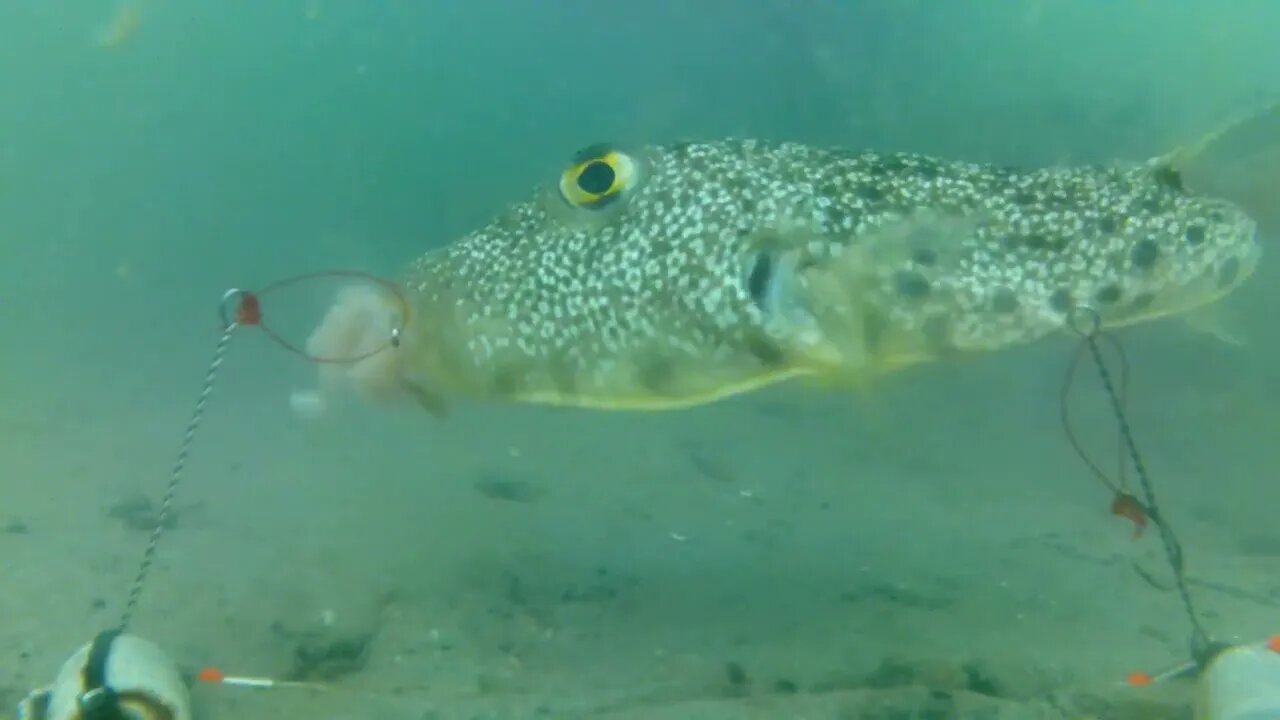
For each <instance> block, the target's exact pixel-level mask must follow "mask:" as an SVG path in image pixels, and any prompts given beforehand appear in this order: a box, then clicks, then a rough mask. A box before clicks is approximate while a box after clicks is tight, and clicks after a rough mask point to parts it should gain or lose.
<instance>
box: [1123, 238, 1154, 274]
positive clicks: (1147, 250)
mask: <svg viewBox="0 0 1280 720" xmlns="http://www.w3.org/2000/svg"><path fill="white" fill-rule="evenodd" d="M1159 258H1160V246H1158V245H1156V243H1155V241H1153V240H1151V239H1150V238H1143V239H1141V240H1139V241H1138V242H1137V243H1135V244H1134V246H1133V248H1132V249H1131V250H1130V251H1129V261H1130V262H1132V263H1133V266H1134V267H1135V268H1137V269H1139V270H1150V269H1151V268H1153V267H1155V264H1156V260H1158V259H1159Z"/></svg>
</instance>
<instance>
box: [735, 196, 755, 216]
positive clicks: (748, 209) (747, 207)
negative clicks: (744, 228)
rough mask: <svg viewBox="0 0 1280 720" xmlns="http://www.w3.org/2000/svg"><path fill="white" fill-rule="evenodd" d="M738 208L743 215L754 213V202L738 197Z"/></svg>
mask: <svg viewBox="0 0 1280 720" xmlns="http://www.w3.org/2000/svg"><path fill="white" fill-rule="evenodd" d="M738 207H740V208H742V212H744V213H748V214H750V213H754V212H755V211H756V201H755V200H752V199H751V198H748V197H739V198H738Z"/></svg>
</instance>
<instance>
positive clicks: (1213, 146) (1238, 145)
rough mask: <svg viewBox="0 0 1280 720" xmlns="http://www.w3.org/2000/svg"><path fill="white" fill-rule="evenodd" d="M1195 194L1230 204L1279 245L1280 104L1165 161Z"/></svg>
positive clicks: (1256, 113)
mask: <svg viewBox="0 0 1280 720" xmlns="http://www.w3.org/2000/svg"><path fill="white" fill-rule="evenodd" d="M1164 159H1165V160H1166V161H1167V162H1168V163H1169V166H1170V167H1171V168H1172V169H1173V170H1176V171H1177V172H1178V173H1180V174H1181V176H1182V180H1183V182H1184V183H1185V185H1186V189H1187V190H1188V191H1190V192H1193V193H1196V194H1200V195H1209V196H1212V197H1218V198H1222V199H1223V200H1229V201H1231V202H1233V203H1235V204H1236V205H1239V206H1240V207H1241V208H1243V209H1244V211H1245V212H1246V213H1248V214H1249V216H1250V217H1252V218H1253V219H1254V220H1256V221H1257V223H1258V227H1259V233H1260V235H1262V236H1263V237H1272V238H1276V239H1277V240H1280V102H1278V103H1276V104H1274V105H1270V106H1268V107H1266V108H1264V109H1262V110H1259V111H1256V112H1253V113H1251V114H1249V115H1246V116H1245V117H1243V118H1242V119H1240V120H1237V121H1235V122H1233V123H1230V124H1228V125H1226V126H1224V127H1223V128H1221V129H1219V130H1217V131H1215V132H1213V133H1210V134H1209V135H1206V136H1205V137H1204V138H1202V139H1201V140H1200V141H1198V142H1196V143H1193V144H1190V145H1187V146H1184V147H1181V148H1178V149H1177V150H1174V151H1173V152H1171V153H1169V154H1168V155H1166V156H1165V158H1164Z"/></svg>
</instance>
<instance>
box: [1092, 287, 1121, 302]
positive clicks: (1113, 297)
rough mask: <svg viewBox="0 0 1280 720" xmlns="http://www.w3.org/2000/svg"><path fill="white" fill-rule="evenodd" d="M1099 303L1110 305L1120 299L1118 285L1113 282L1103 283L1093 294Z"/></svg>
mask: <svg viewBox="0 0 1280 720" xmlns="http://www.w3.org/2000/svg"><path fill="white" fill-rule="evenodd" d="M1093 298H1094V300H1097V301H1098V303H1099V304H1100V305H1111V304H1113V303H1115V302H1117V301H1118V300H1120V286H1119V285H1116V284H1115V283H1111V284H1109V285H1103V286H1102V288H1101V289H1099V290H1098V292H1097V293H1096V294H1095V295H1094V296H1093Z"/></svg>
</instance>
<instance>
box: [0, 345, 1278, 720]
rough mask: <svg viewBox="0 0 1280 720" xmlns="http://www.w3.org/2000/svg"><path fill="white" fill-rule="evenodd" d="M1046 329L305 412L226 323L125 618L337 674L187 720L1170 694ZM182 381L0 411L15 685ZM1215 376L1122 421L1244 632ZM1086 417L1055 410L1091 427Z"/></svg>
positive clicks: (92, 561)
mask: <svg viewBox="0 0 1280 720" xmlns="http://www.w3.org/2000/svg"><path fill="white" fill-rule="evenodd" d="M1183 342H1185V338H1180V339H1178V340H1177V343H1183ZM1162 343H1165V344H1167V345H1169V346H1170V347H1172V346H1173V345H1174V344H1175V343H1174V341H1171V340H1170V341H1164V340H1161V338H1160V337H1156V339H1154V340H1151V341H1150V342H1149V343H1148V344H1149V346H1150V347H1151V348H1152V349H1150V351H1149V354H1150V355H1152V356H1154V355H1158V354H1159V353H1160V352H1161V351H1162V349H1165V344H1162ZM1067 350H1069V348H1068V346H1066V345H1065V344H1061V343H1060V344H1057V345H1046V346H1044V347H1041V348H1038V349H1033V350H1030V351H1027V352H1024V353H1020V354H1017V357H1005V358H992V359H990V360H983V361H979V362H976V363H973V364H970V365H967V366H964V367H960V368H957V367H940V368H933V369H925V370H922V371H919V372H915V373H913V374H911V375H909V376H907V377H905V378H898V379H894V380H892V381H891V382H887V383H885V384H884V385H883V386H881V387H878V388H875V389H873V390H872V391H870V392H866V393H861V394H844V393H841V392H836V391H832V390H819V389H805V388H802V387H799V386H787V387H783V388H777V389H774V390H770V391H767V392H764V393H761V394H758V395H754V396H750V397H744V398H739V399H735V400H731V401H728V402H725V403H722V404H718V405H714V406H710V407H704V408H698V409H693V410H689V411H685V412H679V413H671V414H648V415H627V414H611V413H597V412H583V411H571V410H556V409H546V408H530V407H501V406H466V405H462V406H458V407H456V408H455V409H454V412H453V413H452V415H451V416H450V417H449V418H448V419H446V420H443V421H442V420H437V419H434V418H431V417H429V416H426V415H422V414H419V413H415V412H409V411H400V410H396V411H384V410H378V409H374V408H369V407H363V406H360V405H358V404H344V405H339V406H337V407H334V408H331V411H330V412H329V413H328V414H327V415H326V416H325V417H322V418H320V419H318V420H313V421H310V422H304V421H302V420H300V419H299V418H297V417H295V416H294V415H292V414H290V412H289V409H288V402H287V398H288V393H289V390H290V387H291V386H292V385H293V384H294V382H295V380H297V381H298V382H301V380H300V379H299V378H296V377H293V376H292V375H290V373H291V372H295V371H297V370H298V369H297V368H293V369H287V368H286V369H283V370H282V369H280V368H279V367H276V368H275V369H264V368H263V367H262V363H260V357H261V356H262V355H263V354H265V353H269V352H271V351H270V350H269V349H266V346H264V345H263V344H261V343H243V346H242V347H236V348H234V351H233V357H232V360H231V361H229V362H228V365H227V369H226V372H225V375H224V377H223V379H222V384H221V386H220V387H219V390H218V394H217V395H215V398H214V403H213V405H212V406H211V409H210V412H209V415H208V417H207V418H206V421H205V424H204V426H203V428H202V429H201V432H200V435H199V437H198V439H197V447H196V451H195V454H194V456H193V458H192V463H191V465H190V466H189V468H188V474H187V476H186V478H185V479H184V484H183V486H182V487H181V489H180V492H179V497H178V501H177V504H176V510H177V512H176V515H175V518H174V519H175V522H174V525H173V527H172V528H171V530H170V531H169V532H167V533H166V535H165V536H164V537H163V540H162V545H161V547H160V551H159V555H158V564H157V566H156V569H155V572H154V574H153V575H152V576H151V578H150V580H149V582H148V585H147V587H146V589H145V593H144V595H143V599H142V604H141V607H140V610H139V613H138V616H137V619H136V622H135V625H134V627H133V631H134V632H136V633H138V634H141V635H144V636H146V637H148V638H150V639H152V640H155V641H157V642H159V643H161V644H162V645H163V646H164V647H165V648H166V649H167V650H168V652H169V653H170V654H171V655H172V656H173V658H174V659H175V660H176V661H177V662H178V663H179V665H180V666H181V667H182V668H183V669H184V670H186V671H189V672H192V673H194V672H195V671H196V670H198V669H200V668H202V667H205V666H217V667H219V668H221V669H222V670H223V671H224V672H226V673H228V674H237V675H254V676H269V677H275V678H282V679H284V678H289V679H303V680H307V681H311V682H315V683H319V684H321V685H323V686H324V687H325V688H327V689H326V690H323V691H309V690H296V689H275V690H250V689H239V688H230V687H218V686H209V685H196V686H195V687H194V688H193V701H194V703H195V707H196V712H197V715H198V717H199V718H201V719H202V720H204V719H207V720H217V719H218V718H258V717H261V718H268V717H272V718H281V717H286V718H287V717H308V718H388V719H389V720H397V719H399V718H405V719H410V718H412V719H417V720H421V719H425V718H610V719H615V718H616V719H620V718H628V719H633V718H634V719H639V718H646V719H647V718H655V719H656V718H797V719H798V718H866V719H872V718H885V719H888V718H1055V719H1056V718H1083V717H1098V718H1117V719H1120V720H1123V719H1125V718H1156V717H1168V718H1181V717H1189V716H1190V715H1189V711H1188V710H1187V709H1186V703H1187V697H1188V692H1187V690H1188V689H1187V688H1184V687H1178V686H1174V685H1170V686H1161V687H1158V688H1147V689H1133V688H1127V687H1125V684H1124V678H1125V677H1126V675H1127V674H1128V673H1129V672H1131V671H1133V670H1160V669H1162V668H1163V667H1165V666H1167V665H1172V664H1177V663H1178V662H1179V661H1181V660H1182V659H1183V658H1185V657H1186V644H1187V638H1188V627H1187V622H1186V619H1185V617H1184V616H1183V614H1182V609H1181V607H1180V605H1179V603H1178V600H1177V597H1176V595H1175V594H1173V593H1171V592H1168V591H1166V590H1160V589H1158V588H1157V587H1155V585H1158V584H1161V583H1163V582H1164V581H1166V580H1167V579H1168V574H1169V573H1168V569H1167V566H1166V565H1165V563H1164V560H1163V555H1162V553H1161V549H1160V544H1159V541H1158V538H1157V535H1156V533H1153V532H1150V531H1148V532H1147V533H1145V534H1144V535H1143V537H1141V538H1139V539H1134V538H1133V536H1132V526H1130V525H1128V524H1127V523H1126V522H1125V521H1124V520H1122V519H1119V518H1115V517H1113V516H1111V515H1109V514H1108V512H1107V509H1108V505H1109V503H1110V500H1111V498H1110V496H1109V495H1108V494H1107V493H1106V491H1105V490H1104V489H1103V488H1102V487H1101V485H1099V484H1098V483H1097V482H1096V481H1094V480H1093V479H1092V478H1091V477H1090V476H1089V475H1088V473H1087V471H1086V470H1085V468H1084V467H1083V465H1081V464H1080V463H1079V461H1078V460H1077V459H1076V458H1075V456H1073V455H1072V454H1071V452H1070V450H1069V448H1068V447H1067V445H1066V443H1065V442H1064V440H1063V438H1062V435H1061V433H1060V430H1059V427H1058V424H1057V422H1058V415H1057V413H1058V407H1057V404H1056V403H1057V397H1056V392H1057V387H1058V383H1059V381H1060V372H1061V368H1062V367H1063V365H1064V364H1065V361H1066V352H1067ZM1213 352H1216V351H1213ZM1136 355H1137V356H1138V357H1137V359H1136V360H1135V364H1136V365H1137V366H1138V367H1140V368H1141V367H1142V360H1143V352H1141V351H1139V352H1137V353H1136ZM268 364H269V363H268ZM1228 369H1229V368H1228ZM200 373H201V370H200V368H190V369H189V370H188V369H187V368H175V369H174V374H173V376H172V377H164V378H155V377H151V378H147V379H145V380H142V379H136V380H133V381H131V382H125V383H121V385H120V386H113V387H109V388H108V389H103V384H102V383H100V382H93V381H91V379H81V380H80V381H77V380H76V379H74V378H73V379H66V378H63V379H62V380H61V381H60V382H48V383H41V382H33V383H31V384H30V386H29V387H28V388H27V389H26V390H24V391H23V394H22V395H21V397H20V398H18V399H17V400H16V401H13V402H6V403H5V405H4V406H3V407H0V423H3V443H4V451H3V475H2V476H0V493H2V497H3V504H2V505H0V585H2V586H3V588H4V592H3V593H0V618H3V622H2V623H0V658H3V659H2V660H0V700H2V701H3V704H4V706H5V707H12V706H13V704H14V703H15V702H16V701H17V699H18V698H19V697H21V696H22V695H23V694H25V692H26V691H27V690H29V689H31V688H32V687H36V686H39V685H42V684H44V683H47V682H49V681H50V680H51V679H52V677H53V675H54V674H55V673H56V671H57V668H58V666H59V665H60V663H61V662H62V660H63V659H64V658H65V657H66V656H68V655H69V654H70V653H71V652H72V651H73V650H74V649H75V648H76V647H77V646H78V645H80V644H81V643H83V642H85V641H86V640H87V639H88V638H90V637H91V636H92V635H93V634H94V633H95V632H96V631H98V630H100V629H102V628H105V627H107V626H109V625H111V624H113V623H114V622H115V621H116V619H117V617H118V613H119V611H120V607H121V604H122V602H123V599H124V594H125V592H126V590H127V588H128V583H129V581H130V579H131V577H132V576H133V573H134V572H135V568H136V563H137V561H138V558H139V555H140V553H141V551H142V547H143V544H144V542H145V539H146V537H147V533H148V532H149V525H150V524H151V523H152V522H154V518H155V507H156V501H157V500H158V498H159V496H160V494H161V492H162V490H163V486H164V483H165V481H166V479H167V477H168V472H169V466H170V464H171V462H172V459H173V456H174V454H175V453H176V451H177V443H178V440H179V439H180V438H181V435H182V428H183V425H184V423H185V421H186V418H187V415H188V413H189V412H190V407H189V405H188V404H187V401H188V398H190V397H193V396H194V394H195V390H196V388H195V387H193V386H192V383H194V382H196V381H198V379H199V377H200ZM1224 377H1226V378H1227V379H1224V380H1222V381H1220V382H1217V383H1216V384H1212V387H1208V388H1206V387H1199V388H1185V387H1182V386H1180V385H1179V384H1178V383H1177V382H1176V381H1174V380H1172V379H1170V377H1165V376H1164V375H1161V374H1151V375H1148V376H1147V377H1146V379H1145V381H1144V382H1145V385H1142V386H1140V389H1141V392H1140V393H1139V395H1138V398H1137V399H1135V409H1134V423H1135V427H1136V428H1137V432H1138V434H1139V436H1140V438H1146V439H1147V440H1148V442H1147V443H1146V451H1147V452H1148V453H1149V455H1150V457H1149V464H1150V466H1151V468H1152V472H1153V474H1154V475H1155V476H1156V477H1157V478H1158V479H1159V483H1160V486H1159V487H1160V489H1161V491H1162V493H1161V499H1162V502H1163V503H1164V505H1165V511H1166V514H1167V515H1168V517H1170V518H1171V519H1172V521H1173V522H1174V523H1175V527H1176V528H1177V529H1178V531H1179V534H1180V536H1181V537H1182V540H1183V543H1184V544H1185V545H1186V548H1187V555H1188V569H1189V575H1190V580H1191V582H1192V588H1193V590H1194V592H1195V597H1196V600H1197V601H1198V602H1199V603H1200V605H1201V609H1202V612H1203V613H1204V617H1205V620H1206V623H1207V624H1208V625H1209V626H1210V628H1211V629H1212V630H1213V631H1214V632H1215V633H1216V634H1218V635H1219V636H1220V637H1221V638H1222V639H1227V640H1233V639H1236V640H1250V639H1254V638H1257V637H1261V636H1264V635H1266V634H1268V633H1271V632H1275V631H1276V630H1277V629H1280V619H1278V616H1277V614H1276V612H1275V609H1276V606H1277V604H1280V580H1277V578H1280V534H1276V533H1275V531H1274V526H1273V525H1272V526H1270V527H1268V526H1266V524H1265V519H1266V517H1267V515H1268V514H1269V513H1268V511H1266V510H1265V509H1262V508H1260V507H1259V506H1265V505H1266V503H1268V502H1270V501H1269V500H1266V499H1265V498H1260V497H1259V495H1258V486H1257V482H1258V480H1257V475H1256V469H1257V468H1261V467H1267V465H1266V462H1267V461H1268V458H1267V457H1266V455H1265V453H1266V452H1271V450H1269V449H1268V448H1262V447H1259V445H1260V443H1259V442H1257V440H1258V438H1261V437H1262V436H1263V434H1262V432H1261V431H1259V430H1257V424H1258V422H1257V418H1258V417H1260V415H1258V413H1263V415H1261V417H1265V413H1266V412H1267V411H1266V410H1257V409H1256V407H1255V406H1254V405H1250V404H1249V401H1248V396H1249V394H1250V388H1251V387H1252V386H1251V385H1250V380H1249V379H1248V377H1247V376H1242V375H1239V374H1235V375H1233V374H1231V373H1229V372H1226V373H1225V374H1224ZM50 380H52V378H50ZM1104 410H1105V408H1104V407H1103V406H1102V404H1101V403H1100V402H1099V398H1097V397H1094V398H1093V399H1092V400H1090V401H1088V402H1084V403H1083V404H1082V406H1081V410H1080V413H1081V416H1082V418H1084V422H1085V423H1086V430H1085V434H1086V435H1087V436H1088V437H1089V438H1091V440H1092V441H1094V442H1096V443H1097V444H1099V447H1102V448H1106V447H1110V446H1108V445H1106V443H1107V442H1110V441H1111V440H1112V437H1111V435H1110V434H1109V431H1106V430H1105V425H1102V424H1101V423H1102V422H1103V421H1105V419H1106V414H1105V412H1104ZM1090 423H1092V425H1090ZM1250 432H1254V433H1255V434H1254V435H1250V434H1249V433H1250ZM1189 439H1194V442H1189ZM1242 448H1245V449H1248V448H1255V449H1256V450H1257V452H1256V453H1255V454H1254V455H1252V456H1250V455H1248V454H1247V453H1246V452H1244V451H1243V450H1242ZM1106 457H1110V456H1106ZM1251 472H1253V473H1255V474H1254V475H1250V473H1251ZM1269 492H1272V493H1273V494H1274V492H1275V491H1274V490H1270V491H1269ZM1144 575H1145V576H1147V577H1145V578H1144ZM1153 582H1154V585H1153Z"/></svg>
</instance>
